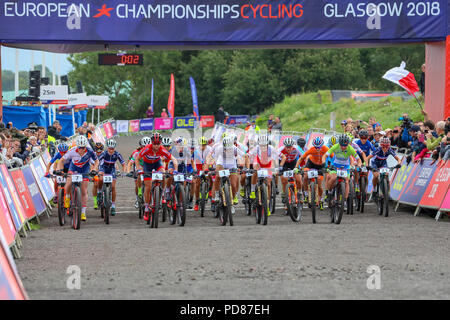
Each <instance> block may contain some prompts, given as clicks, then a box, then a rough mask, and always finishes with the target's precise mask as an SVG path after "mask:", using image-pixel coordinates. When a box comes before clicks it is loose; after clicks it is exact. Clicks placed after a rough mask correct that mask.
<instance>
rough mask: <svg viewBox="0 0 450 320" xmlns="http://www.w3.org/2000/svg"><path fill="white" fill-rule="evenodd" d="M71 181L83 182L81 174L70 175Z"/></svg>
mask: <svg viewBox="0 0 450 320" xmlns="http://www.w3.org/2000/svg"><path fill="white" fill-rule="evenodd" d="M72 182H83V175H81V174H74V175H72Z"/></svg>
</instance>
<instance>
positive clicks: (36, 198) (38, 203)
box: [22, 166, 46, 214]
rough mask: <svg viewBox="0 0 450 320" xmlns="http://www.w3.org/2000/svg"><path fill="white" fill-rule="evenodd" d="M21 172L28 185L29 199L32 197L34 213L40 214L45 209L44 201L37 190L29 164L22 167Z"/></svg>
mask: <svg viewBox="0 0 450 320" xmlns="http://www.w3.org/2000/svg"><path fill="white" fill-rule="evenodd" d="M22 173H23V176H24V178H25V181H26V183H27V185H28V190H29V191H30V195H31V199H33V204H34V208H35V209H36V214H41V213H42V212H44V211H45V209H46V207H45V202H44V199H43V198H42V195H41V193H40V192H39V186H38V183H37V182H36V180H35V178H34V176H33V172H32V170H31V167H30V166H25V167H23V168H22Z"/></svg>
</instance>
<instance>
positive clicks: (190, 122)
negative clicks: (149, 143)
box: [175, 117, 195, 129]
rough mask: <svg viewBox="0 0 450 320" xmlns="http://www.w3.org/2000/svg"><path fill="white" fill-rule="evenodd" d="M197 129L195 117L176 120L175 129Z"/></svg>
mask: <svg viewBox="0 0 450 320" xmlns="http://www.w3.org/2000/svg"><path fill="white" fill-rule="evenodd" d="M194 127H195V118H194V117H186V118H175V128H176V129H181V128H184V129H193V128H194Z"/></svg>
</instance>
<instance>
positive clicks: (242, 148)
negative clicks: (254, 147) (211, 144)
mask: <svg viewBox="0 0 450 320" xmlns="http://www.w3.org/2000/svg"><path fill="white" fill-rule="evenodd" d="M234 145H235V146H236V147H238V148H239V149H241V151H242V152H244V153H247V151H248V148H247V146H246V145H245V144H242V143H240V142H235V143H234Z"/></svg>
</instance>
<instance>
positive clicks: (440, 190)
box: [419, 161, 450, 210]
mask: <svg viewBox="0 0 450 320" xmlns="http://www.w3.org/2000/svg"><path fill="white" fill-rule="evenodd" d="M436 166H437V169H436V170H435V172H434V175H433V177H432V178H431V180H430V182H429V184H428V186H427V189H426V190H425V192H424V194H423V196H422V199H421V200H420V203H419V206H420V207H422V208H430V209H435V210H437V209H439V206H440V205H441V203H442V201H443V200H444V197H445V195H446V194H447V190H448V188H449V184H450V161H446V162H443V161H441V162H439V163H437V164H436Z"/></svg>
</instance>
